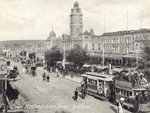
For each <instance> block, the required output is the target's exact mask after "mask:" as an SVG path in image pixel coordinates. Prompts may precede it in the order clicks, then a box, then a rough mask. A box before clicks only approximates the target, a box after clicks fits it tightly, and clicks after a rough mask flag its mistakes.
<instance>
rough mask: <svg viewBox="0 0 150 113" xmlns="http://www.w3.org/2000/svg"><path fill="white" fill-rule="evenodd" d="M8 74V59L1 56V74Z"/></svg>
mask: <svg viewBox="0 0 150 113" xmlns="http://www.w3.org/2000/svg"><path fill="white" fill-rule="evenodd" d="M6 74H7V65H6V60H5V59H3V58H0V75H6Z"/></svg>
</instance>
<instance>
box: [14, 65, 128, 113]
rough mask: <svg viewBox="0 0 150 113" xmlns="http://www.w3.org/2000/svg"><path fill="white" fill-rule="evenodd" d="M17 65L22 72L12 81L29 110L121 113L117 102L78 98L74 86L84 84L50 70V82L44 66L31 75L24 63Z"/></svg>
mask: <svg viewBox="0 0 150 113" xmlns="http://www.w3.org/2000/svg"><path fill="white" fill-rule="evenodd" d="M14 65H17V66H18V67H19V70H20V75H19V77H18V80H17V81H16V82H13V81H12V84H13V85H14V86H15V87H16V88H17V89H18V90H19V92H20V98H19V99H21V100H18V101H21V102H22V103H23V104H25V105H26V107H27V108H28V110H27V113H34V112H36V113H117V107H116V106H114V105H112V104H111V103H109V102H107V101H101V100H98V99H96V98H94V97H91V96H86V98H85V100H83V99H81V98H80V97H79V98H78V101H77V102H76V101H74V100H73V99H72V96H73V95H74V90H75V89H76V87H78V86H79V85H80V84H79V83H77V82H74V81H71V80H68V79H65V78H62V77H58V78H57V77H55V76H54V74H50V82H46V81H43V80H42V73H43V69H42V68H38V70H37V76H36V77H31V76H30V75H28V74H25V73H24V72H23V71H22V69H23V67H22V65H21V64H19V63H18V64H17V63H14ZM125 113H128V111H125Z"/></svg>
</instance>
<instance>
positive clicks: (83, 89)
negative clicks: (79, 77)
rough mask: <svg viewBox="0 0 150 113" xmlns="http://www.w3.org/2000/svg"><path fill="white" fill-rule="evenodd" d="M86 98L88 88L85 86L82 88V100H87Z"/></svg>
mask: <svg viewBox="0 0 150 113" xmlns="http://www.w3.org/2000/svg"><path fill="white" fill-rule="evenodd" d="M85 96H86V88H85V85H83V86H82V98H83V99H85Z"/></svg>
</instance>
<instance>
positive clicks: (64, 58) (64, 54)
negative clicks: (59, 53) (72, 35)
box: [62, 34, 66, 69]
mask: <svg viewBox="0 0 150 113" xmlns="http://www.w3.org/2000/svg"><path fill="white" fill-rule="evenodd" d="M65 46H66V45H65V37H64V34H63V62H62V63H63V69H65V60H66V52H65V51H66V47H65Z"/></svg>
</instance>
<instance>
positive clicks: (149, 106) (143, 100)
mask: <svg viewBox="0 0 150 113" xmlns="http://www.w3.org/2000/svg"><path fill="white" fill-rule="evenodd" d="M139 78H140V77H139ZM148 88H149V86H148V83H145V84H144V83H140V80H136V82H135V81H128V80H123V79H118V78H115V80H114V91H115V100H116V102H119V101H120V98H124V101H122V106H123V107H124V108H126V109H129V110H133V111H134V112H144V113H149V112H150V91H149V89H148Z"/></svg>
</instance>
